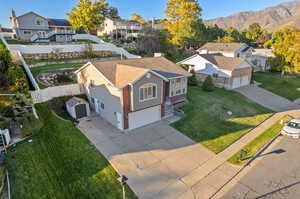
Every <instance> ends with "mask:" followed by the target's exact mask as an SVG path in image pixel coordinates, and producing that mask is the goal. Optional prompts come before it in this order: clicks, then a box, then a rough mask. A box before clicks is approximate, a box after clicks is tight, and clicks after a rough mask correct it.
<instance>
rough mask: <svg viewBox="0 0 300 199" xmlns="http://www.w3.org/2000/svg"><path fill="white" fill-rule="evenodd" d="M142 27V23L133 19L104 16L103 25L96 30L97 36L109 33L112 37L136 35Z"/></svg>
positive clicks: (125, 37)
mask: <svg viewBox="0 0 300 199" xmlns="http://www.w3.org/2000/svg"><path fill="white" fill-rule="evenodd" d="M141 29H142V25H141V24H140V23H139V22H137V21H133V20H125V19H119V18H106V19H105V20H104V23H103V27H102V28H101V29H99V30H98V31H97V35H98V36H104V35H109V36H111V37H112V38H116V39H119V38H124V39H127V38H129V37H137V36H138V35H139V33H140V31H141Z"/></svg>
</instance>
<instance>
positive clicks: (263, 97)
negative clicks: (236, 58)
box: [236, 85, 300, 112]
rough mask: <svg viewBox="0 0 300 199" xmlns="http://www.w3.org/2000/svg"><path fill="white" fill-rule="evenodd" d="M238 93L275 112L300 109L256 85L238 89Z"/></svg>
mask: <svg viewBox="0 0 300 199" xmlns="http://www.w3.org/2000/svg"><path fill="white" fill-rule="evenodd" d="M236 91H237V92H239V93H241V94H242V95H244V96H246V97H247V98H249V99H250V100H252V101H254V102H256V103H258V104H260V105H262V106H264V107H266V108H269V109H271V110H273V111H275V112H281V111H287V110H294V109H299V108H300V106H299V105H297V104H296V103H294V102H291V101H289V100H288V99H286V98H284V97H281V96H278V95H276V94H274V93H272V92H270V91H267V90H265V89H263V88H261V87H258V86H256V85H249V86H245V87H241V88H238V89H236Z"/></svg>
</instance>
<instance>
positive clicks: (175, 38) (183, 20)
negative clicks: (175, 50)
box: [165, 0, 201, 46]
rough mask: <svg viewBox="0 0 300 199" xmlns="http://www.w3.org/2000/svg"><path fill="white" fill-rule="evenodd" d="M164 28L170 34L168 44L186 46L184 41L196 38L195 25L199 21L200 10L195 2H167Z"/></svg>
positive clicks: (190, 0) (195, 0)
mask: <svg viewBox="0 0 300 199" xmlns="http://www.w3.org/2000/svg"><path fill="white" fill-rule="evenodd" d="M165 14H166V15H167V19H168V20H167V21H166V28H167V30H168V32H169V34H170V42H171V43H173V44H175V45H178V46H184V45H187V43H186V41H188V40H190V41H192V40H195V39H196V38H197V30H196V29H195V25H197V23H198V22H199V20H200V15H201V8H200V6H199V4H198V1H197V0H168V3H167V8H166V10H165Z"/></svg>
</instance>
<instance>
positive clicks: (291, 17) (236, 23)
mask: <svg viewBox="0 0 300 199" xmlns="http://www.w3.org/2000/svg"><path fill="white" fill-rule="evenodd" d="M205 22H206V23H207V24H210V25H214V24H217V25H218V26H219V27H221V28H225V29H227V28H229V27H235V28H237V29H238V30H243V29H245V28H248V27H249V25H250V24H252V23H255V22H258V23H259V24H260V25H261V26H263V27H265V28H266V29H267V30H269V31H270V32H272V31H274V30H277V29H278V28H280V27H282V26H284V25H288V24H289V25H292V26H294V27H296V28H300V0H295V1H292V2H287V3H282V4H280V5H278V6H274V7H269V8H266V9H264V10H261V11H249V12H240V13H237V14H233V15H231V16H228V17H220V18H215V19H211V20H207V21H205Z"/></svg>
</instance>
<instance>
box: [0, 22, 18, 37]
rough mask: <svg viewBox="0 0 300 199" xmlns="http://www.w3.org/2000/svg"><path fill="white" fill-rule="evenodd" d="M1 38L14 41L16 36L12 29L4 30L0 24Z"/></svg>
mask: <svg viewBox="0 0 300 199" xmlns="http://www.w3.org/2000/svg"><path fill="white" fill-rule="evenodd" d="M0 36H2V37H4V38H6V39H13V38H14V37H15V34H14V33H13V30H12V29H11V28H4V27H2V26H1V24H0Z"/></svg>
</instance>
